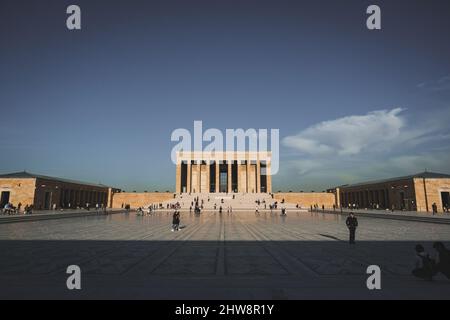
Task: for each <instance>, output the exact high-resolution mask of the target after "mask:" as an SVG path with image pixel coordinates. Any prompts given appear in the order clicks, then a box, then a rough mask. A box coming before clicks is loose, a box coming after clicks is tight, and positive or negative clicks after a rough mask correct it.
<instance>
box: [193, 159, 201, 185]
mask: <svg viewBox="0 0 450 320" xmlns="http://www.w3.org/2000/svg"><path fill="white" fill-rule="evenodd" d="M201 164H202V163H201V162H200V161H198V162H197V165H196V168H197V182H196V184H197V187H196V188H195V191H196V192H197V193H200V192H201V185H202V166H201Z"/></svg>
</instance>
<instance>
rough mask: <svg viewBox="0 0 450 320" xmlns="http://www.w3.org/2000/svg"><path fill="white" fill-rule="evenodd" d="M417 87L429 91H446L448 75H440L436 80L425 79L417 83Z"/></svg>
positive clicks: (447, 88) (448, 86) (449, 84)
mask: <svg viewBox="0 0 450 320" xmlns="http://www.w3.org/2000/svg"><path fill="white" fill-rule="evenodd" d="M417 87H418V88H420V89H423V90H426V91H431V92H439V91H447V90H450V75H447V76H444V77H441V78H439V79H437V80H431V81H425V82H422V83H419V84H418V85H417Z"/></svg>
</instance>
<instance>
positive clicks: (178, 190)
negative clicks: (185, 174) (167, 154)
mask: <svg viewBox="0 0 450 320" xmlns="http://www.w3.org/2000/svg"><path fill="white" fill-rule="evenodd" d="M175 183H176V186H175V192H176V193H181V191H182V190H181V163H177V172H176V177H175Z"/></svg>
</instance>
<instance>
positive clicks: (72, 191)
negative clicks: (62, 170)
mask: <svg viewBox="0 0 450 320" xmlns="http://www.w3.org/2000/svg"><path fill="white" fill-rule="evenodd" d="M119 191H120V189H116V188H111V187H108V186H105V185H102V184H94V183H89V182H81V181H76V180H69V179H64V178H56V177H49V176H44V175H38V174H33V173H29V172H26V171H23V172H14V173H9V174H2V175H0V207H3V206H4V205H5V204H6V203H12V204H13V205H15V206H17V205H18V204H19V203H20V204H21V205H22V208H23V207H25V205H33V206H34V208H35V209H38V210H39V209H43V210H46V209H51V208H53V207H54V206H56V208H58V209H60V208H71V209H74V208H77V207H85V206H86V204H88V203H89V205H90V206H91V207H95V206H96V205H97V204H98V205H99V206H100V205H103V206H104V207H110V206H111V204H112V196H113V194H114V193H115V192H119Z"/></svg>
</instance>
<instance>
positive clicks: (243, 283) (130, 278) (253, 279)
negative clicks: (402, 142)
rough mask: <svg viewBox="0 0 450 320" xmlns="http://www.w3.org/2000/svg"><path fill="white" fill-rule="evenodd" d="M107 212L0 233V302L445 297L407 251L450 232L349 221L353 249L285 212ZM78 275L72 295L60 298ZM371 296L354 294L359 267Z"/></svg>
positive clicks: (321, 224) (331, 230) (330, 218)
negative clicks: (375, 276)
mask: <svg viewBox="0 0 450 320" xmlns="http://www.w3.org/2000/svg"><path fill="white" fill-rule="evenodd" d="M171 221H172V216H171V212H167V211H157V212H156V213H154V214H153V215H151V216H137V215H136V214H135V213H133V212H132V213H125V214H122V213H118V214H112V215H108V216H88V217H76V218H67V219H58V220H44V221H33V222H21V223H10V224H0V252H1V253H2V254H1V256H0V298H1V299H7V298H38V299H39V298H68V299H71V298H125V299H133V298H141V299H147V298H149V299H307V298H342V299H345V298H399V299H408V298H433V299H436V298H442V299H448V298H450V281H449V280H447V279H445V278H444V277H442V276H438V277H436V279H435V280H434V281H433V282H425V281H421V280H418V279H414V278H413V277H412V276H410V272H411V269H412V268H413V266H414V261H415V256H414V245H415V244H416V243H422V244H424V246H425V247H426V249H427V250H428V251H429V252H430V253H434V251H433V249H432V248H431V245H432V243H433V241H438V240H439V241H443V242H444V243H445V244H446V245H447V246H449V244H450V225H445V224H436V223H424V222H414V221H397V220H387V219H375V218H365V217H360V218H359V228H358V231H357V240H358V242H357V244H356V245H355V246H350V245H349V244H348V243H347V238H348V231H347V229H346V226H345V217H343V216H341V215H333V214H321V213H308V212H295V211H289V212H288V216H287V217H282V216H280V215H279V212H277V213H275V212H274V213H273V214H271V213H270V212H265V213H261V214H259V215H255V213H253V212H239V213H232V214H228V213H222V214H219V213H214V212H205V213H202V214H201V215H200V216H195V215H194V214H190V213H186V212H183V213H182V214H181V225H182V227H183V228H182V229H181V230H180V231H178V232H172V231H171V228H170V226H171ZM73 264H75V265H78V266H80V268H81V272H82V281H81V282H82V289H81V290H78V291H77V290H72V291H70V290H68V289H67V288H66V279H67V277H68V275H67V274H66V273H65V270H66V268H67V266H69V265H73ZM373 264H376V265H378V266H380V268H381V270H382V289H381V290H375V291H370V290H368V289H367V287H366V279H367V277H368V275H366V268H367V266H369V265H373Z"/></svg>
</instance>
